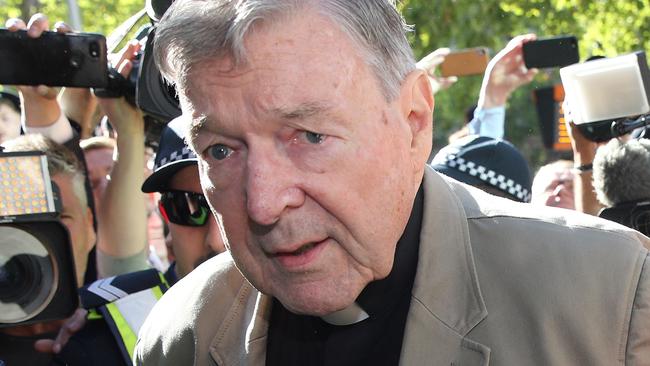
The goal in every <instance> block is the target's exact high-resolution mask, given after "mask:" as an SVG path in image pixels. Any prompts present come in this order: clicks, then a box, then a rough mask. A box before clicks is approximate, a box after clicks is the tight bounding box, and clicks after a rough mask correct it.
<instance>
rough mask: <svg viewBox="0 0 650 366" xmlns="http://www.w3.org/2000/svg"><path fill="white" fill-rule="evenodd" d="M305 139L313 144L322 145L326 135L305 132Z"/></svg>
mask: <svg viewBox="0 0 650 366" xmlns="http://www.w3.org/2000/svg"><path fill="white" fill-rule="evenodd" d="M305 138H306V139H307V141H309V142H310V143H312V144H321V143H323V141H325V135H323V134H320V133H316V132H311V131H305Z"/></svg>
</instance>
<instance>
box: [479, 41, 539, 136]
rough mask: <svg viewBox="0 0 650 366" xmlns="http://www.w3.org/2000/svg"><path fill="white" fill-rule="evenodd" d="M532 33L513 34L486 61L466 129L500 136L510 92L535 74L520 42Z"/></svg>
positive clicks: (535, 71) (526, 82)
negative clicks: (528, 67)
mask: <svg viewBox="0 0 650 366" xmlns="http://www.w3.org/2000/svg"><path fill="white" fill-rule="evenodd" d="M536 38H537V37H536V36H535V35H534V34H526V35H520V36H517V37H514V38H513V39H512V40H510V42H508V44H507V45H506V47H505V48H504V49H502V50H501V51H499V53H497V54H496V55H495V56H494V57H493V58H492V60H490V63H489V64H488V67H487V69H486V70H485V74H484V76H483V83H482V84H481V91H480V93H479V99H478V103H477V107H476V111H475V112H474V119H472V121H470V123H469V124H468V128H469V132H470V133H471V134H477V135H481V136H488V137H492V138H496V139H501V138H503V134H504V123H505V107H506V102H507V101H508V98H510V94H512V92H513V91H515V90H516V89H517V88H519V87H520V86H522V85H524V84H528V83H529V82H530V81H531V80H533V78H534V77H535V75H536V74H537V70H536V69H530V70H529V69H527V68H526V65H525V64H524V57H523V44H524V43H526V42H530V41H533V40H535V39H536Z"/></svg>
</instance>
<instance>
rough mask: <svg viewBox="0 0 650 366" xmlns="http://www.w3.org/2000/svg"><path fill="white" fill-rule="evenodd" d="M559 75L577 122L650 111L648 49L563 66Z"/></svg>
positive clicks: (572, 114)
mask: <svg viewBox="0 0 650 366" xmlns="http://www.w3.org/2000/svg"><path fill="white" fill-rule="evenodd" d="M560 77H561V78H562V84H563V85H564V91H565V93H566V97H565V100H566V101H567V102H568V103H569V107H570V109H571V117H572V119H573V122H574V123H575V124H576V125H581V124H586V123H591V122H601V121H613V120H618V119H621V118H627V117H632V116H638V115H642V114H647V113H649V112H650V100H649V99H648V98H649V94H650V93H649V92H648V89H649V88H648V87H649V84H650V82H649V81H650V72H649V71H648V65H647V63H646V57H645V52H642V51H641V52H635V53H632V54H629V55H624V56H618V57H613V58H603V59H599V60H594V61H589V62H585V63H581V64H575V65H571V66H567V67H563V68H562V69H560Z"/></svg>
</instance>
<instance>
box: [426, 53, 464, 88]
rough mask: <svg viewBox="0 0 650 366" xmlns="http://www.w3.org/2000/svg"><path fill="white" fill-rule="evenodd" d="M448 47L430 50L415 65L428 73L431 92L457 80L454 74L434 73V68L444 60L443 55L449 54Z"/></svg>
mask: <svg viewBox="0 0 650 366" xmlns="http://www.w3.org/2000/svg"><path fill="white" fill-rule="evenodd" d="M449 52H451V51H450V49H449V48H438V49H437V50H435V51H433V52H431V53H430V54H428V55H426V56H424V58H423V59H422V60H420V61H418V63H417V65H416V66H417V67H418V68H419V69H422V70H424V71H426V72H427V75H429V81H430V82H431V89H432V90H433V94H436V93H437V92H439V91H441V90H444V89H447V88H449V87H450V86H451V85H452V84H453V83H455V82H456V81H458V78H457V77H456V76H450V77H442V76H438V75H436V73H435V72H436V68H437V67H438V66H439V65H440V64H441V63H442V62H443V61H445V57H446V56H447V55H448V54H449Z"/></svg>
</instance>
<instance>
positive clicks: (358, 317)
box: [321, 302, 369, 325]
mask: <svg viewBox="0 0 650 366" xmlns="http://www.w3.org/2000/svg"><path fill="white" fill-rule="evenodd" d="M368 318H369V316H368V313H366V312H365V311H364V310H363V309H362V308H361V306H359V304H357V303H356V302H354V303H352V305H350V306H348V307H347V308H345V309H343V310H339V311H336V312H333V313H331V314H327V315H324V316H321V319H323V321H325V322H326V323H329V324H332V325H351V324H355V323H358V322H360V321H363V320H366V319H368Z"/></svg>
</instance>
